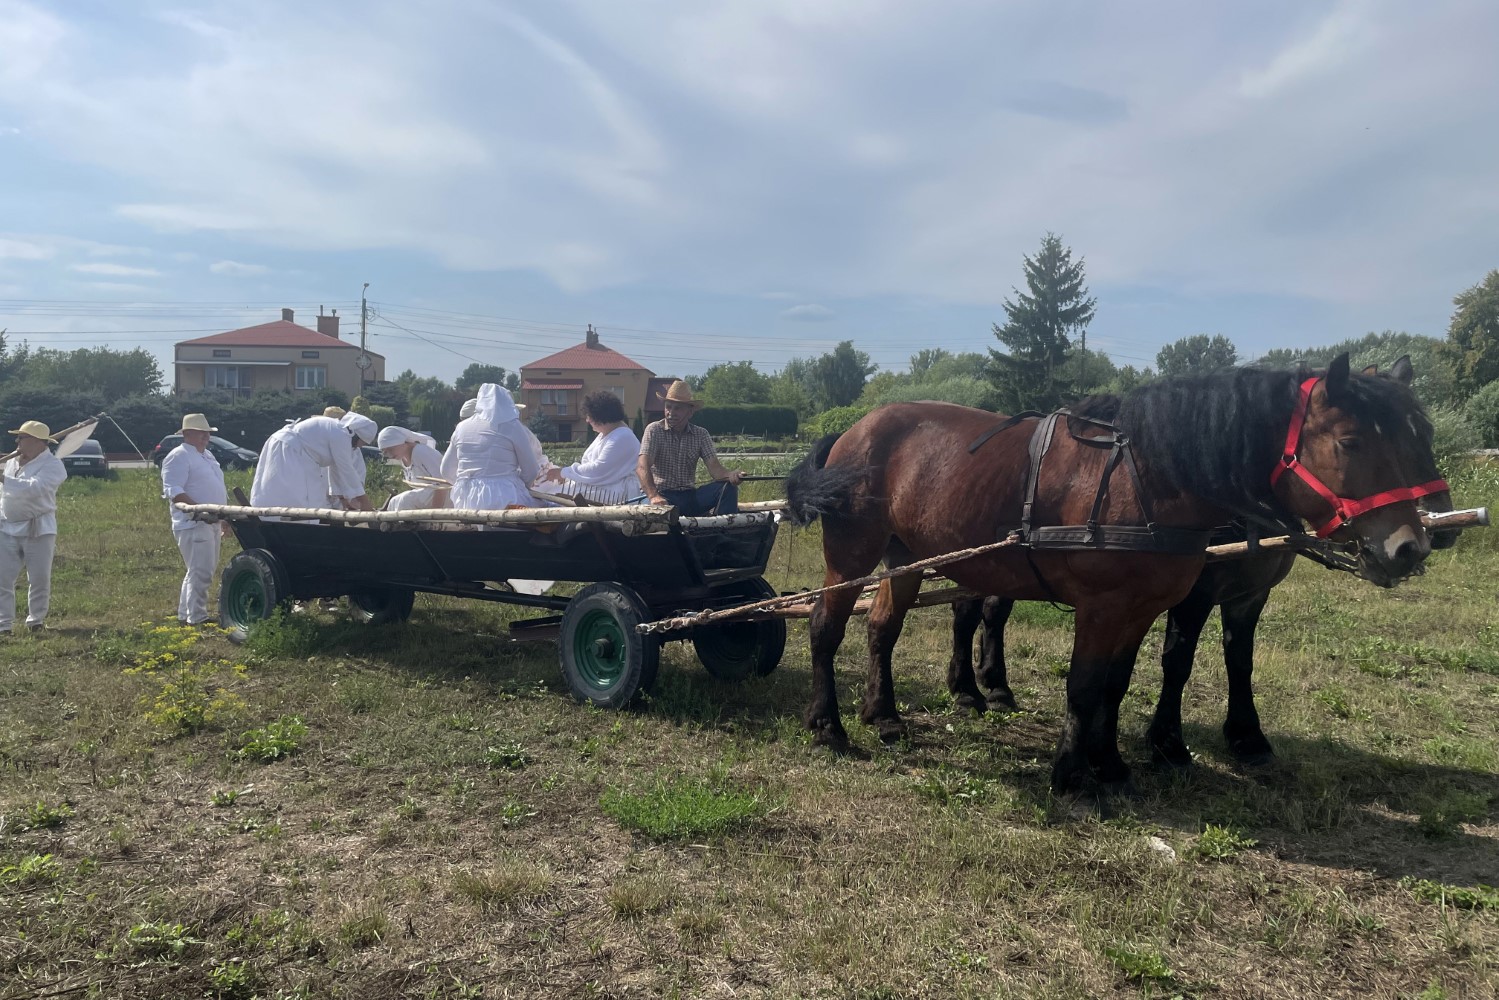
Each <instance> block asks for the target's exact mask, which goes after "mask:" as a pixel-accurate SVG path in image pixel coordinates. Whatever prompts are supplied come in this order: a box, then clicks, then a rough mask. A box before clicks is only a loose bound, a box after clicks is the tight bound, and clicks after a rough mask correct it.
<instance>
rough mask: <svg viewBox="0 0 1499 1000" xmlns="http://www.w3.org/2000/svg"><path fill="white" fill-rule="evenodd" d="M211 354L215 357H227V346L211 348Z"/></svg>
mask: <svg viewBox="0 0 1499 1000" xmlns="http://www.w3.org/2000/svg"><path fill="white" fill-rule="evenodd" d="M213 356H214V357H216V358H227V357H228V356H229V348H227V347H215V348H214V349H213Z"/></svg>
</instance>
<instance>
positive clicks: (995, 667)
mask: <svg viewBox="0 0 1499 1000" xmlns="http://www.w3.org/2000/svg"><path fill="white" fill-rule="evenodd" d="M1014 610H1015V602H1014V601H1012V600H1009V599H1008V598H1004V597H986V598H984V639H983V645H982V648H981V650H980V656H979V683H980V684H982V685H983V686H984V687H986V688H988V689H989V703H988V707H989V708H990V709H991V710H995V711H1009V712H1013V711H1015V709H1016V708H1017V707H1018V706H1017V705H1016V704H1015V693H1014V692H1013V691H1011V690H1010V672H1009V669H1008V668H1007V667H1006V666H1005V624H1006V623H1007V622H1008V621H1009V620H1010V612H1011V611H1014Z"/></svg>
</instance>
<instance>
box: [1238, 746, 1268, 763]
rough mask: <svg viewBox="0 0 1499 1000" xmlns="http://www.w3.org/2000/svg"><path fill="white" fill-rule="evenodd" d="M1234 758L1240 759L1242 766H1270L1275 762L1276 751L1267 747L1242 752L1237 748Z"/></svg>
mask: <svg viewBox="0 0 1499 1000" xmlns="http://www.w3.org/2000/svg"><path fill="white" fill-rule="evenodd" d="M1234 760H1236V761H1238V764H1239V766H1240V767H1269V766H1270V765H1271V764H1274V763H1275V751H1274V750H1269V749H1266V750H1260V751H1249V752H1247V753H1241V752H1239V751H1238V750H1235V751H1234Z"/></svg>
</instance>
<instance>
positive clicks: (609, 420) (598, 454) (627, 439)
mask: <svg viewBox="0 0 1499 1000" xmlns="http://www.w3.org/2000/svg"><path fill="white" fill-rule="evenodd" d="M583 419H584V420H586V421H588V426H589V427H590V428H591V429H592V430H593V432H594V433H595V434H597V435H598V437H596V438H594V439H593V443H592V444H590V445H589V446H588V449H587V450H586V451H584V452H583V457H582V458H580V459H578V460H577V461H576V462H574V463H573V464H572V465H569V466H568V467H567V468H565V469H554V470H552V471H551V472H550V473H549V474H548V476H547V478H548V479H549V480H551V481H552V482H554V483H563V484H566V485H570V486H571V487H572V489H571V490H568V491H567V492H570V493H572V494H574V495H577V496H583V497H586V498H587V499H589V500H593V501H595V502H598V503H625V502H626V501H629V500H633V499H635V498H636V497H638V496H640V479H639V477H637V476H636V474H635V464H636V462H637V461H638V460H639V458H640V439H639V438H637V437H636V436H635V432H634V431H632V430H630V427H629V425H628V424H627V423H626V422H625V408H624V405H623V404H621V403H620V401H619V397H618V396H616V395H614V393H612V392H591V393H589V394H588V395H587V396H584V397H583Z"/></svg>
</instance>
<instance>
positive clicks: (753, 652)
mask: <svg viewBox="0 0 1499 1000" xmlns="http://www.w3.org/2000/svg"><path fill="white" fill-rule="evenodd" d="M716 593H718V594H724V593H728V594H733V595H734V596H739V597H743V598H744V599H745V603H746V604H753V603H754V602H755V601H763V600H765V599H766V598H767V597H775V596H776V591H775V588H773V587H772V586H771V585H770V584H768V583H766V582H765V578H764V577H760V576H757V577H755V578H754V579H751V580H742V581H740V582H739V583H735V584H730V585H729V586H727V587H720V588H719V589H718V590H717V591H716ZM692 648H693V649H694V650H696V652H697V658H698V659H699V660H700V661H701V662H702V664H703V666H704V667H705V668H707V670H708V673H710V674H712V675H713V676H714V677H716V678H718V679H719V680H721V681H731V682H734V683H738V682H740V681H744V680H748V679H749V678H750V677H764V676H765V675H766V674H769V673H770V672H771V671H772V670H774V669H775V668H776V667H778V666H780V663H781V656H782V655H783V654H784V653H785V652H786V619H784V618H771V619H768V620H766V621H759V622H728V623H726V624H723V625H711V626H708V627H706V628H699V629H694V630H693V632H692Z"/></svg>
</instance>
